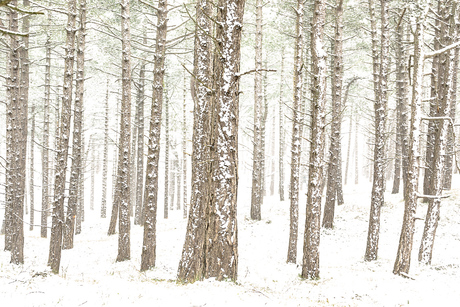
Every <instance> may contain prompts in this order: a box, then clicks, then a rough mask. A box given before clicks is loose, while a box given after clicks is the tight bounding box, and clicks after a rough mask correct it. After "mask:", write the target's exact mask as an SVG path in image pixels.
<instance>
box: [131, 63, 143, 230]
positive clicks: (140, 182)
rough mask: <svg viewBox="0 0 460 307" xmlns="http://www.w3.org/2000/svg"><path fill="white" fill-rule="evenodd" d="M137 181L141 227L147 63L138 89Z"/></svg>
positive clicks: (136, 215) (136, 216) (137, 213)
mask: <svg viewBox="0 0 460 307" xmlns="http://www.w3.org/2000/svg"><path fill="white" fill-rule="evenodd" d="M137 95H138V97H137V112H138V114H137V117H138V126H137V163H136V165H137V172H136V174H137V179H136V207H135V212H134V225H140V224H141V222H142V220H143V218H142V215H143V214H142V213H143V206H142V192H143V189H144V101H145V62H142V64H141V69H140V71H139V84H138V89H137Z"/></svg>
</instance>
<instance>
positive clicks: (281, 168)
mask: <svg viewBox="0 0 460 307" xmlns="http://www.w3.org/2000/svg"><path fill="white" fill-rule="evenodd" d="M283 80H284V48H283V49H282V51H281V70H280V99H279V129H280V131H279V156H278V160H279V161H278V163H279V182H278V184H279V188H278V192H279V195H280V201H284V112H283V105H284V102H283Z"/></svg>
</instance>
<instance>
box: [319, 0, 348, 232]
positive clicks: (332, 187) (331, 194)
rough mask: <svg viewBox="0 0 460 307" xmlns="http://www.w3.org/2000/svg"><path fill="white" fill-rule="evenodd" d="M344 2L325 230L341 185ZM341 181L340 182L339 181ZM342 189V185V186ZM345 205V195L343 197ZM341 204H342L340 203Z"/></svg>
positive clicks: (338, 13)
mask: <svg viewBox="0 0 460 307" xmlns="http://www.w3.org/2000/svg"><path fill="white" fill-rule="evenodd" d="M342 41H343V0H337V2H336V6H335V36H334V45H333V49H332V54H333V61H332V81H331V82H332V125H331V145H330V147H329V165H328V168H327V190H326V203H325V205H324V216H323V224H322V226H323V227H324V228H333V227H334V211H335V203H336V201H337V202H338V203H339V199H338V196H339V195H342V192H341V191H339V183H341V182H340V181H341V179H342V176H341V172H342V168H341V167H340V164H342V161H341V154H340V153H341V146H342V144H341V123H342V83H343V52H342ZM339 180H340V181H339ZM340 188H342V185H341V184H340ZM342 203H343V195H342ZM339 204H340V203H339Z"/></svg>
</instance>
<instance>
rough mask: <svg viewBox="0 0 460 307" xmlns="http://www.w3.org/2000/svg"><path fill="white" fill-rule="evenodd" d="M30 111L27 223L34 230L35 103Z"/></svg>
mask: <svg viewBox="0 0 460 307" xmlns="http://www.w3.org/2000/svg"><path fill="white" fill-rule="evenodd" d="M31 113H32V123H31V124H32V127H31V129H30V170H29V173H30V178H29V189H30V191H29V193H30V194H29V195H30V220H29V222H30V224H29V230H30V231H32V230H34V223H35V200H34V199H35V193H34V192H35V180H34V177H35V176H34V173H35V168H34V163H35V162H34V158H35V157H34V152H35V151H34V147H35V105H32V107H31Z"/></svg>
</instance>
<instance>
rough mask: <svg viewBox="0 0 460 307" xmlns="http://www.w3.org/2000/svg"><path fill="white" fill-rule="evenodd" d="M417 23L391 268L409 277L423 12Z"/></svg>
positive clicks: (414, 195) (414, 196)
mask: <svg viewBox="0 0 460 307" xmlns="http://www.w3.org/2000/svg"><path fill="white" fill-rule="evenodd" d="M427 10H428V9H426V10H425V13H424V14H422V15H421V16H418V17H417V19H416V23H417V24H416V29H415V34H414V71H413V79H412V101H411V120H410V132H409V146H408V159H409V161H408V168H407V170H408V172H407V179H406V182H405V184H406V189H405V197H404V218H403V224H402V229H401V236H400V239H399V246H398V252H397V254H396V260H395V264H394V268H393V273H394V274H398V275H399V274H407V273H409V267H410V260H411V252H412V244H413V237H414V231H415V227H414V226H415V225H414V222H415V214H416V212H417V189H418V177H419V167H420V129H421V112H422V94H423V87H422V85H423V82H422V81H423V60H424V52H423V47H424V44H425V43H424V28H425V17H426V12H427Z"/></svg>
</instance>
